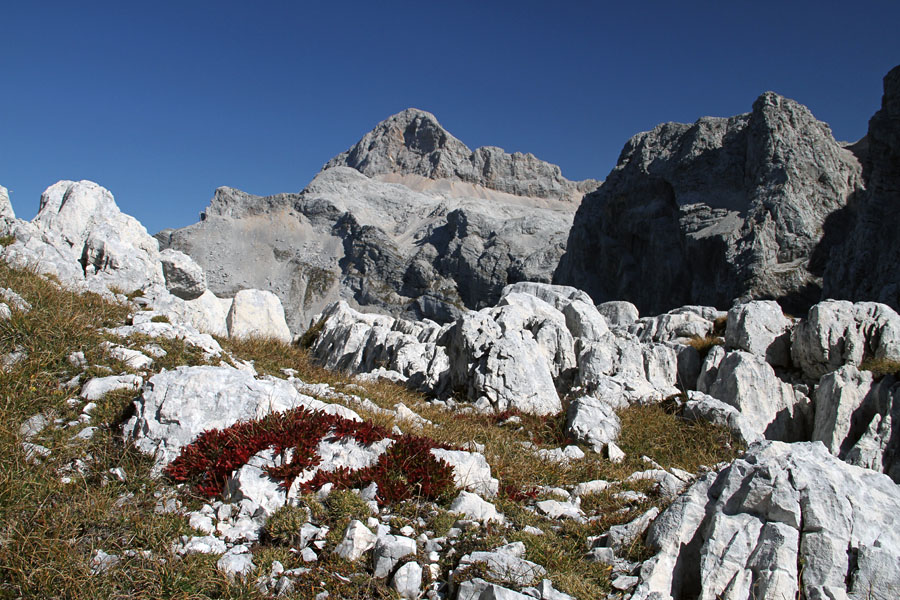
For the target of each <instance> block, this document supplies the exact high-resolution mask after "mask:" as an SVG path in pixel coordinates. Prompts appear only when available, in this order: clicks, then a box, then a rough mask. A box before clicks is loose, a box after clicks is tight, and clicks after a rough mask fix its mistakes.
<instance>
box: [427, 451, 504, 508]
mask: <svg viewBox="0 0 900 600" xmlns="http://www.w3.org/2000/svg"><path fill="white" fill-rule="evenodd" d="M431 454H432V455H434V457H435V458H437V459H438V460H441V461H443V462H445V463H447V464H448V465H450V466H451V467H453V483H454V485H455V486H456V487H457V488H460V489H466V490H469V491H471V492H475V493H476V494H478V495H480V496H484V497H487V498H492V497H494V496H496V495H497V491H498V489H499V486H500V482H499V481H497V479H496V478H494V477H491V466H490V465H489V464H488V462H487V460H485V458H484V455H482V454H479V453H478V452H465V451H463V450H444V449H442V448H432V450H431Z"/></svg>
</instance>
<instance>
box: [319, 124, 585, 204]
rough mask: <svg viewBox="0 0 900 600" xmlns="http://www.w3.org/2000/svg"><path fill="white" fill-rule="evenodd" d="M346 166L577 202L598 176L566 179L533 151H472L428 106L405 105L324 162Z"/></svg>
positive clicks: (370, 173)
mask: <svg viewBox="0 0 900 600" xmlns="http://www.w3.org/2000/svg"><path fill="white" fill-rule="evenodd" d="M337 166H345V167H351V168H353V169H356V170H357V171H359V172H360V173H362V174H363V175H366V176H367V177H377V176H379V175H385V174H388V173H395V174H400V175H420V176H422V177H426V178H428V179H450V180H454V179H455V180H459V181H465V182H468V183H473V184H477V185H482V186H484V187H486V188H489V189H492V190H497V191H501V192H506V193H508V194H514V195H517V196H531V197H535V198H553V199H558V200H572V201H575V202H579V201H580V200H581V196H582V195H583V194H584V193H585V192H588V191H591V190H593V189H594V188H596V187H597V186H598V185H599V183H600V182H599V181H595V180H592V179H588V180H585V181H569V180H568V179H566V178H565V177H563V176H562V172H561V171H560V168H559V167H558V166H556V165H553V164H550V163H547V162H544V161H542V160H540V159H538V158H537V157H535V156H534V155H533V154H530V153H529V154H522V153H520V152H515V153H513V154H509V153H507V152H505V151H504V150H503V149H502V148H497V147H495V146H483V147H481V148H477V149H475V150H474V151H472V150H470V149H469V148H468V146H466V145H465V144H463V143H462V142H461V141H459V140H458V139H456V138H455V137H453V136H452V135H451V134H450V133H449V132H448V131H447V130H446V129H444V128H443V127H442V126H441V124H440V123H438V120H437V119H436V118H435V117H434V115H432V114H431V113H429V112H426V111H424V110H419V109H416V108H408V109H406V110H404V111H402V112H399V113H397V114H396V115H393V116H391V117H389V118H387V119H385V120H384V121H382V122H381V123H379V124H378V125H377V126H376V127H375V128H374V129H373V130H372V131H370V132H369V133H367V134H366V135H365V136H363V138H362V139H361V140H360V141H359V142H358V143H357V144H355V145H354V146H353V147H352V148H350V149H349V150H347V151H346V152H343V153H341V154H339V155H337V156H335V157H334V158H332V159H331V160H330V161H328V162H327V163H326V164H325V168H326V169H328V168H331V167H337Z"/></svg>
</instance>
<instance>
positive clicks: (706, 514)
mask: <svg viewBox="0 0 900 600" xmlns="http://www.w3.org/2000/svg"><path fill="white" fill-rule="evenodd" d="M898 514H900V487H898V486H897V485H896V484H895V483H894V482H893V481H891V480H890V478H888V477H886V476H885V475H882V474H880V473H874V472H872V471H869V470H867V469H861V468H858V467H854V466H852V465H848V464H846V463H844V462H841V461H840V460H839V459H837V458H836V457H833V456H832V455H831V454H830V453H829V452H828V451H827V449H826V448H825V447H824V446H823V445H822V444H820V443H797V444H784V443H781V442H762V443H759V444H755V445H754V446H753V447H752V448H751V449H750V451H749V452H748V453H747V455H745V456H744V457H743V458H741V459H738V460H736V461H734V463H732V464H731V465H730V466H728V467H726V468H725V469H723V470H722V471H720V472H717V473H710V474H708V475H706V476H704V477H703V478H702V479H700V480H699V481H698V482H697V483H695V484H694V485H693V486H691V488H690V489H689V490H688V491H687V492H685V494H683V495H682V496H680V497H679V498H678V499H676V500H675V502H674V503H673V504H672V505H671V506H670V507H669V508H668V509H666V510H665V512H663V513H662V514H661V515H660V516H659V517H657V519H656V520H655V521H654V523H653V525H652V526H651V527H650V529H649V531H648V534H647V539H646V544H647V546H648V548H650V549H651V550H653V551H656V552H657V554H656V555H655V556H654V557H653V558H651V559H650V560H648V561H646V562H645V563H644V564H643V565H642V567H641V569H640V583H639V585H638V587H637V588H636V590H635V592H634V595H633V596H632V599H633V600H650V599H651V598H652V599H654V600H674V599H676V598H687V597H691V598H694V597H700V598H717V597H728V598H735V599H741V600H745V599H746V600H750V599H752V598H766V599H776V598H797V597H803V598H820V599H825V598H847V599H858V600H862V599H866V598H891V597H894V596H895V595H896V590H898V589H900V529H898V528H897V527H895V526H893V524H894V523H895V521H896V519H897V515H898Z"/></svg>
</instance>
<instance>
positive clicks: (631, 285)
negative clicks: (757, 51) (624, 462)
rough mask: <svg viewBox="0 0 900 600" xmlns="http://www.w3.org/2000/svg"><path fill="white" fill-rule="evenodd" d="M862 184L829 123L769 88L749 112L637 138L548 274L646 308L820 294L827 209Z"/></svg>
mask: <svg viewBox="0 0 900 600" xmlns="http://www.w3.org/2000/svg"><path fill="white" fill-rule="evenodd" d="M860 185H861V167H860V165H859V162H858V161H857V160H856V158H855V156H854V155H853V154H852V152H850V151H849V150H847V149H844V148H842V147H841V146H840V145H839V144H838V143H837V142H836V141H835V140H834V138H833V137H832V135H831V131H830V129H829V128H828V126H827V125H826V124H825V123H822V122H819V121H817V120H816V119H815V118H814V117H813V115H812V114H811V113H810V112H809V110H808V109H807V108H806V107H804V106H802V105H800V104H798V103H797V102H794V101H793V100H789V99H787V98H783V97H781V96H779V95H777V94H774V93H771V92H768V93H765V94H763V95H762V96H760V97H759V98H758V99H757V100H756V102H755V103H754V104H753V111H752V112H750V113H748V114H744V115H739V116H735V117H731V118H713V117H705V118H702V119H700V120H698V121H697V122H696V123H694V124H692V125H687V124H680V123H666V124H663V125H660V126H658V127H656V128H655V129H654V130H652V131H649V132H645V133H641V134H638V135H636V136H634V137H633V138H632V139H631V140H629V142H628V143H627V144H626V145H625V148H624V149H623V150H622V154H621V156H620V157H619V162H618V164H617V165H616V167H615V168H614V169H613V171H612V172H611V173H610V175H609V177H608V178H607V179H606V181H605V182H604V184H603V186H602V187H601V188H600V189H598V190H597V191H595V192H593V193H591V194H589V195H587V196H585V199H584V201H583V203H582V205H581V207H580V208H579V209H578V212H577V214H576V217H575V221H574V224H573V227H572V230H571V232H570V235H569V240H568V248H567V252H566V254H565V256H564V257H563V259H562V260H561V262H560V265H559V268H558V269H557V271H556V273H555V276H554V281H556V282H558V283H562V284H568V285H575V286H578V287H581V288H582V289H584V290H586V291H587V292H588V293H589V294H591V296H592V297H593V298H594V301H596V302H603V301H606V300H621V299H625V300H629V301H631V302H633V303H634V304H636V305H637V306H638V308H639V309H640V310H641V312H642V313H645V312H650V313H658V312H663V311H665V310H668V309H670V308H673V307H676V306H680V305H682V304H707V305H714V306H717V307H720V308H728V307H729V306H731V304H732V301H733V300H734V299H735V298H743V299H748V298H774V299H778V300H780V301H781V302H782V303H783V304H784V305H785V306H787V307H790V309H792V310H802V309H803V308H805V307H808V306H809V305H810V304H812V303H813V302H815V301H816V300H818V299H819V295H820V289H821V288H820V286H821V273H822V270H823V267H824V265H823V264H822V263H823V262H824V261H823V260H822V259H821V258H820V257H821V256H827V249H828V248H829V247H830V245H831V244H832V243H833V241H832V239H831V238H830V237H826V238H825V239H823V225H824V223H825V220H826V217H827V216H828V215H829V214H831V213H832V212H834V211H836V210H838V209H840V208H842V207H843V206H845V205H846V202H847V198H848V196H850V195H851V194H852V193H853V192H854V191H856V190H857V189H858V188H859V187H860Z"/></svg>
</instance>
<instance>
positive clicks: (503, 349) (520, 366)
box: [446, 305, 562, 415]
mask: <svg viewBox="0 0 900 600" xmlns="http://www.w3.org/2000/svg"><path fill="white" fill-rule="evenodd" d="M530 316H531V315H529V314H528V313H527V312H526V311H525V310H524V309H522V308H521V307H519V306H510V305H508V306H504V307H500V308H499V309H484V310H481V311H479V312H470V313H466V314H465V315H464V316H463V317H462V318H461V319H459V320H458V321H456V322H455V323H454V324H453V326H452V327H451V328H450V329H449V330H448V331H447V333H446V340H447V344H446V347H447V355H448V357H449V360H450V384H451V386H452V387H453V388H456V389H460V390H463V391H464V392H465V393H466V394H467V395H468V397H469V398H470V399H472V400H477V399H479V398H481V397H484V398H486V399H487V400H488V401H489V402H490V404H491V406H492V407H493V408H494V409H495V410H496V411H497V412H502V411H505V410H509V409H515V410H519V411H522V412H525V413H530V414H537V415H547V414H554V413H558V412H559V411H560V410H562V403H561V402H560V399H559V395H558V394H557V391H556V386H555V383H554V381H553V366H552V363H551V362H550V361H549V360H548V359H547V357H546V355H545V353H544V350H543V349H542V348H541V346H540V345H539V344H538V342H537V341H536V340H535V337H534V336H533V335H532V333H531V332H530V331H529V330H527V329H522V328H519V327H513V328H511V329H507V328H504V326H503V323H504V322H507V323H516V322H518V323H522V322H525V321H527V320H528V319H529V317H530Z"/></svg>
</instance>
